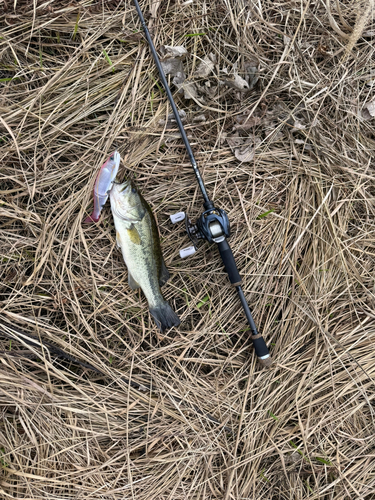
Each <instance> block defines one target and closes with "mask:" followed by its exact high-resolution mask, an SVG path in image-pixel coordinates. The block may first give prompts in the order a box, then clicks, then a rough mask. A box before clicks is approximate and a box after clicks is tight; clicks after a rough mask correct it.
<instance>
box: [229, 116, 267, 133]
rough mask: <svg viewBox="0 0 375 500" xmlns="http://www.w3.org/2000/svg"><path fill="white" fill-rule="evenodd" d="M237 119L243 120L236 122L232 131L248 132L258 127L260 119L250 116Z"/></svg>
mask: <svg viewBox="0 0 375 500" xmlns="http://www.w3.org/2000/svg"><path fill="white" fill-rule="evenodd" d="M238 118H243V119H242V120H237V121H238V122H239V123H236V124H235V125H234V127H233V130H249V129H251V128H253V127H256V126H257V125H260V123H261V122H262V118H261V117H260V116H251V117H250V118H247V117H244V116H239V117H238Z"/></svg>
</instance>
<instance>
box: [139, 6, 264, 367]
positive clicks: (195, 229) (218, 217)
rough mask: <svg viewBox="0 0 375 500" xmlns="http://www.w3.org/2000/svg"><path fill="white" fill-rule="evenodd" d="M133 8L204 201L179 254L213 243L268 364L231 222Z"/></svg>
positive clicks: (260, 357)
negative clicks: (209, 187)
mask: <svg viewBox="0 0 375 500" xmlns="http://www.w3.org/2000/svg"><path fill="white" fill-rule="evenodd" d="M133 2H134V5H135V8H136V10H137V13H138V17H139V19H140V21H141V25H142V28H143V31H144V33H145V37H146V39H147V42H148V44H149V47H150V50H151V53H152V56H153V58H154V61H155V64H156V67H157V69H158V71H159V75H160V79H161V82H162V84H163V87H164V89H165V92H166V94H167V96H168V100H169V102H170V105H171V107H172V111H173V114H174V117H175V120H176V122H177V126H178V128H179V130H180V133H181V137H182V140H183V141H184V144H185V147H186V151H187V153H188V155H189V158H190V162H191V165H192V167H193V170H194V173H195V177H196V179H197V181H198V185H199V189H200V190H201V193H202V196H203V199H204V203H203V207H204V212H203V213H202V214H201V215H200V217H199V218H198V219H197V221H196V223H195V224H192V223H191V221H190V220H189V219H188V218H187V217H186V219H185V221H186V230H187V233H188V236H189V238H190V239H191V240H192V242H193V247H189V248H187V249H184V251H181V252H180V255H181V257H185V256H186V257H187V256H188V255H191V254H192V253H194V251H195V250H196V244H197V241H198V240H199V239H205V240H207V241H208V242H209V243H216V244H217V247H218V250H219V253H220V256H221V259H222V261H223V264H224V267H225V270H226V272H227V274H228V277H229V281H230V282H231V284H232V285H233V286H234V287H235V288H236V290H237V293H238V296H239V299H240V302H241V305H242V307H243V310H244V312H245V316H246V318H247V321H248V323H249V326H250V330H251V340H252V342H253V345H254V350H255V353H256V355H257V357H258V360H259V362H260V363H261V364H262V365H263V366H269V365H270V364H271V363H272V359H271V356H270V353H269V351H268V348H267V346H266V343H265V341H264V338H263V337H262V335H261V334H260V333H259V332H258V330H257V327H256V326H255V323H254V320H253V317H252V314H251V311H250V308H249V305H248V303H247V301H246V298H245V294H244V292H243V290H242V287H241V284H242V278H241V276H240V273H239V271H238V269H237V266H236V262H235V260H234V256H233V253H232V250H231V248H230V246H229V243H228V241H227V238H229V235H230V223H229V219H228V215H227V213H226V212H225V211H224V210H223V209H222V208H217V207H215V205H214V204H213V202H212V201H211V200H210V198H209V196H208V194H207V191H206V188H205V186H204V183H203V179H202V177H201V174H200V172H199V168H198V166H197V162H196V160H195V158H194V153H193V150H192V148H191V145H190V142H189V139H188V138H187V135H186V132H185V129H184V126H183V124H182V121H181V118H180V115H179V113H178V110H177V106H176V103H175V102H174V99H173V95H172V92H171V90H170V88H169V86H168V82H167V79H166V77H165V74H164V71H163V68H162V65H161V63H160V60H159V57H158V54H157V52H156V49H155V46H154V43H153V41H152V38H151V35H150V32H149V30H148V28H147V25H146V21H145V19H144V17H143V14H142V11H141V8H140V6H139V3H138V0H133ZM184 218H185V214H184V212H179V213H178V214H175V216H174V217H173V216H172V217H171V220H172V222H178V221H180V220H183V219H184Z"/></svg>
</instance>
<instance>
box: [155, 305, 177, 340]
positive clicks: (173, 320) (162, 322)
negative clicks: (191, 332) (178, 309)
mask: <svg viewBox="0 0 375 500" xmlns="http://www.w3.org/2000/svg"><path fill="white" fill-rule="evenodd" d="M150 313H151V316H152V317H153V318H154V320H155V322H156V325H157V327H158V328H159V330H160V331H161V332H164V330H166V329H167V328H172V326H178V325H179V324H180V319H179V317H178V316H177V314H176V313H175V312H174V310H173V309H172V308H171V306H170V305H169V304H168V302H167V301H166V300H165V301H164V302H161V303H160V304H158V305H157V306H156V307H153V308H152V309H151V308H150Z"/></svg>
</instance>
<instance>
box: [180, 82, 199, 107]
mask: <svg viewBox="0 0 375 500" xmlns="http://www.w3.org/2000/svg"><path fill="white" fill-rule="evenodd" d="M177 87H178V89H179V92H184V97H185V99H195V100H198V101H202V102H203V99H202V97H201V96H199V94H198V85H197V84H196V83H193V82H186V81H185V82H183V83H181V84H179V85H177Z"/></svg>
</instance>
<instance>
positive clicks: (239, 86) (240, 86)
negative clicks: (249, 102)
mask: <svg viewBox="0 0 375 500" xmlns="http://www.w3.org/2000/svg"><path fill="white" fill-rule="evenodd" d="M221 83H222V84H224V85H226V86H227V87H230V88H232V89H236V90H240V91H242V92H244V91H246V90H249V84H248V83H247V81H246V80H244V79H243V78H242V77H241V76H240V75H239V74H238V73H235V74H234V78H232V79H230V80H229V79H225V80H221Z"/></svg>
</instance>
